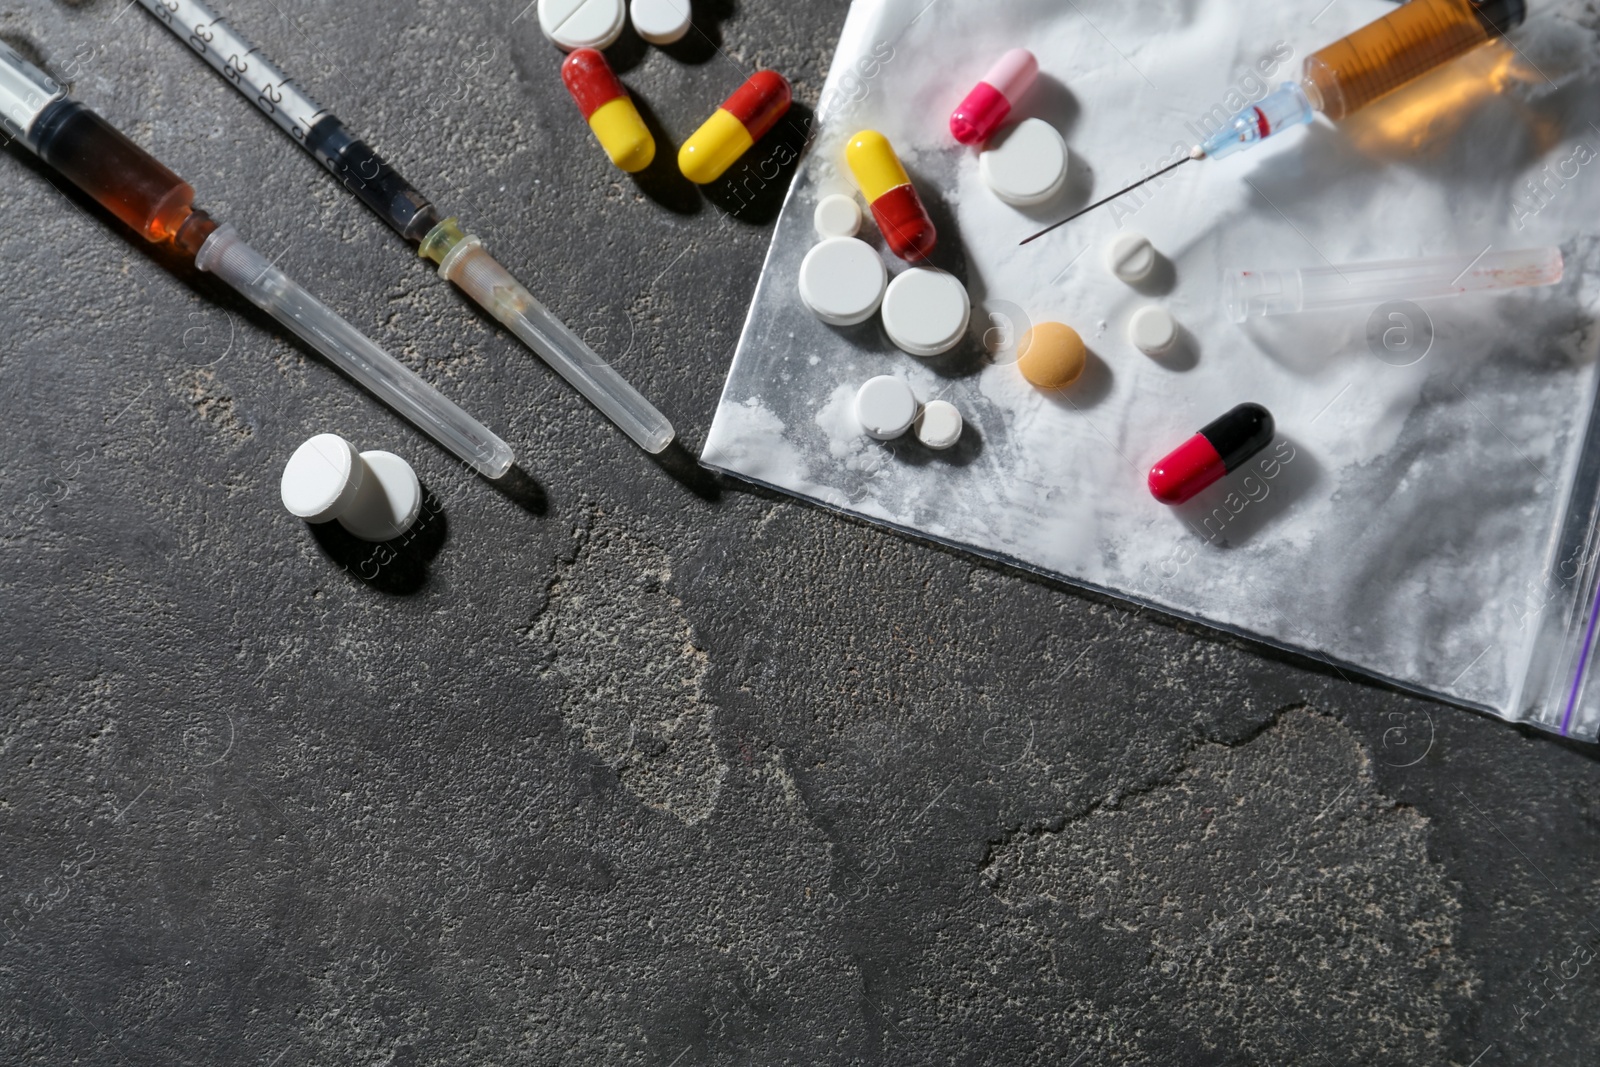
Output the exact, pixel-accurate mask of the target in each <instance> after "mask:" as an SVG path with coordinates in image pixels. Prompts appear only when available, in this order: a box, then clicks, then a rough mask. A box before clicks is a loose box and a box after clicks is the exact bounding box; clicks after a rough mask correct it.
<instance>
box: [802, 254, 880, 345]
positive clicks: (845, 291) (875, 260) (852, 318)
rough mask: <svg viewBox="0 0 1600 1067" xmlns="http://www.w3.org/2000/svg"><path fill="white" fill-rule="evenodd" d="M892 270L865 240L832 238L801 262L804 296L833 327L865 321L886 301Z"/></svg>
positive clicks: (807, 303)
mask: <svg viewBox="0 0 1600 1067" xmlns="http://www.w3.org/2000/svg"><path fill="white" fill-rule="evenodd" d="M888 282H889V269H888V268H887V267H885V266H884V265H883V257H882V256H880V255H878V253H877V251H876V250H875V249H874V248H873V247H872V246H871V245H869V244H867V243H866V242H865V241H858V240H856V239H855V238H854V237H830V238H828V239H827V240H826V241H823V242H822V243H821V244H819V245H817V246H816V247H815V248H813V249H812V250H811V251H810V252H807V253H806V258H805V259H804V260H803V261H802V262H801V264H800V299H801V300H803V301H804V302H805V305H806V307H808V308H810V309H811V310H812V312H813V313H814V314H815V315H816V316H817V318H819V319H821V320H822V321H823V322H826V323H828V324H829V325H831V326H854V325H855V324H856V323H858V322H865V321H867V320H868V319H870V318H871V317H872V313H873V312H874V311H877V310H878V305H879V304H881V303H883V290H884V286H886V285H887V284H888Z"/></svg>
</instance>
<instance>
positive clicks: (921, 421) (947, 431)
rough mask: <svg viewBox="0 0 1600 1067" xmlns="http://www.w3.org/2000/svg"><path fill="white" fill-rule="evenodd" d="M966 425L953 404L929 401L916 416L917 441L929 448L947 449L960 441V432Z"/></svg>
mask: <svg viewBox="0 0 1600 1067" xmlns="http://www.w3.org/2000/svg"><path fill="white" fill-rule="evenodd" d="M965 425H966V424H965V423H964V422H963V421H962V419H961V412H960V411H958V410H956V406H955V405H954V404H951V403H948V402H947V401H944V400H930V401H928V402H927V403H926V404H924V405H923V407H922V412H921V413H920V414H919V415H918V416H917V424H916V426H917V440H919V441H921V442H922V443H923V444H925V445H927V446H928V447H929V448H938V449H943V448H949V447H950V446H951V445H954V444H955V443H956V442H957V441H959V440H961V430H962V427H963V426H965Z"/></svg>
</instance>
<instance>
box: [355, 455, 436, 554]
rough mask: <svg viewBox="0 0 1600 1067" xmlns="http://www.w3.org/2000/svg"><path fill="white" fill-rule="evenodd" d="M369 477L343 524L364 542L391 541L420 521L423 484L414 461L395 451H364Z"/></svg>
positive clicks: (364, 480) (357, 494) (363, 482)
mask: <svg viewBox="0 0 1600 1067" xmlns="http://www.w3.org/2000/svg"><path fill="white" fill-rule="evenodd" d="M361 460H362V462H363V463H364V464H365V465H366V468H367V473H366V477H365V478H364V479H363V480H362V483H361V489H360V490H359V491H358V492H357V493H356V498H355V500H354V501H352V502H351V504H350V506H349V507H348V508H346V509H345V511H344V513H343V514H341V515H340V516H339V525H340V526H343V527H344V528H345V529H346V530H349V531H350V532H351V533H353V534H355V535H356V536H357V537H359V538H361V539H362V540H363V541H391V540H393V539H394V538H396V537H399V536H400V535H401V534H403V533H405V532H406V531H407V530H409V529H411V526H412V524H413V523H415V522H416V521H417V515H418V514H419V513H420V512H421V511H422V483H421V482H420V481H418V480H417V472H416V471H414V470H412V469H411V464H409V463H407V462H406V461H405V460H403V459H401V458H400V457H399V456H397V455H395V454H394V453H393V452H363V453H361Z"/></svg>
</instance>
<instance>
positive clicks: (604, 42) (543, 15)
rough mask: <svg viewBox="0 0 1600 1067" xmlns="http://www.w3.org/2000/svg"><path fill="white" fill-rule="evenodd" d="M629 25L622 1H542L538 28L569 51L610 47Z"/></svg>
mask: <svg viewBox="0 0 1600 1067" xmlns="http://www.w3.org/2000/svg"><path fill="white" fill-rule="evenodd" d="M627 23H628V8H627V5H626V4H625V3H624V2H623V0H539V28H540V29H541V30H543V31H544V35H545V36H546V37H548V38H550V40H551V41H553V42H555V44H556V45H558V46H559V47H561V48H563V49H565V50H566V51H568V52H570V51H572V50H573V49H575V48H602V49H604V48H610V47H611V46H612V45H614V44H616V43H617V38H618V37H621V36H622V28H623V27H624V26H626V25H627Z"/></svg>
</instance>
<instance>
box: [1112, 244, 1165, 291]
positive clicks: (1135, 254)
mask: <svg viewBox="0 0 1600 1067" xmlns="http://www.w3.org/2000/svg"><path fill="white" fill-rule="evenodd" d="M1106 269H1107V270H1109V271H1110V272H1111V273H1112V274H1115V275H1116V276H1117V277H1118V278H1121V279H1122V280H1123V281H1125V282H1127V283H1128V284H1130V285H1132V284H1133V283H1134V282H1138V281H1143V280H1144V279H1145V278H1147V277H1149V276H1150V272H1151V271H1153V270H1155V269H1156V249H1155V246H1154V245H1152V244H1151V243H1150V238H1148V237H1146V236H1144V235H1143V234H1139V233H1119V234H1118V235H1117V236H1116V237H1115V238H1113V239H1112V241H1111V243H1110V244H1108V245H1106Z"/></svg>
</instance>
